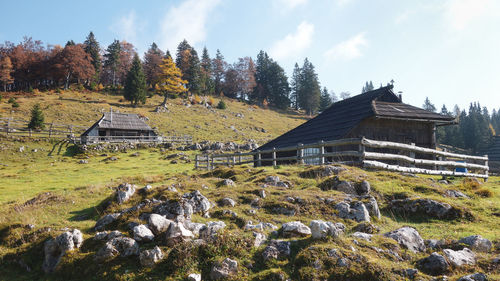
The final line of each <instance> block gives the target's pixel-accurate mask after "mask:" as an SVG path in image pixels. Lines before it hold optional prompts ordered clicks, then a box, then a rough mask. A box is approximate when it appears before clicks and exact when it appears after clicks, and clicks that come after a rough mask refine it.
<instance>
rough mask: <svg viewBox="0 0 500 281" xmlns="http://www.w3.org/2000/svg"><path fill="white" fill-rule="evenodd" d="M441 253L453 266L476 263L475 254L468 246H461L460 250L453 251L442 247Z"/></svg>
mask: <svg viewBox="0 0 500 281" xmlns="http://www.w3.org/2000/svg"><path fill="white" fill-rule="evenodd" d="M443 254H444V256H445V257H446V259H447V260H448V261H449V263H450V264H451V265H453V266H455V267H461V266H462V265H465V264H468V265H474V264H476V255H474V253H473V252H472V251H471V250H469V249H468V248H463V249H462V250H460V251H453V250H451V249H444V250H443Z"/></svg>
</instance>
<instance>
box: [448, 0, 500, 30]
mask: <svg viewBox="0 0 500 281" xmlns="http://www.w3.org/2000/svg"><path fill="white" fill-rule="evenodd" d="M491 4H493V3H492V1H491V0H449V1H448V2H446V4H445V5H444V16H445V19H446V21H447V23H448V24H449V25H450V26H451V28H453V29H455V30H463V29H465V28H466V27H467V26H468V25H469V24H471V23H472V22H473V21H475V20H477V19H480V18H481V17H482V16H483V15H484V14H485V13H487V12H488V11H490V10H491V9H490V8H491Z"/></svg>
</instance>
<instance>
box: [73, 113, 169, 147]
mask: <svg viewBox="0 0 500 281" xmlns="http://www.w3.org/2000/svg"><path fill="white" fill-rule="evenodd" d="M154 141H159V136H158V134H156V132H155V131H154V130H153V129H151V127H149V126H148V124H146V122H145V121H144V120H143V119H141V118H140V117H139V116H138V115H137V114H127V113H119V112H113V111H112V110H111V111H110V112H105V113H104V114H103V115H102V117H101V119H99V121H97V122H95V123H94V125H92V126H91V127H90V128H88V129H87V130H86V131H85V132H84V133H83V134H82V135H81V142H82V143H83V144H87V143H99V142H154Z"/></svg>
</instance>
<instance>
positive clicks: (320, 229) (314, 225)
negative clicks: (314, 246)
mask: <svg viewBox="0 0 500 281" xmlns="http://www.w3.org/2000/svg"><path fill="white" fill-rule="evenodd" d="M309 227H310V229H311V235H312V238H314V239H321V238H325V237H327V236H333V237H338V236H340V235H341V234H342V233H344V230H345V226H344V225H343V224H342V223H332V222H325V221H322V220H313V221H311V223H310V224H309Z"/></svg>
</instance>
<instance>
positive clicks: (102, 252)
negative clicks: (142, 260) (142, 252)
mask: <svg viewBox="0 0 500 281" xmlns="http://www.w3.org/2000/svg"><path fill="white" fill-rule="evenodd" d="M118 255H119V256H121V257H129V256H137V255H139V244H137V242H136V241H135V240H134V239H132V238H129V237H116V238H113V239H111V240H109V241H108V242H106V244H105V245H104V246H103V247H102V248H101V249H99V250H98V251H97V253H96V255H95V259H96V261H105V260H108V259H111V258H114V257H116V256H118Z"/></svg>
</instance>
